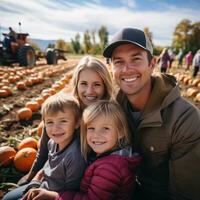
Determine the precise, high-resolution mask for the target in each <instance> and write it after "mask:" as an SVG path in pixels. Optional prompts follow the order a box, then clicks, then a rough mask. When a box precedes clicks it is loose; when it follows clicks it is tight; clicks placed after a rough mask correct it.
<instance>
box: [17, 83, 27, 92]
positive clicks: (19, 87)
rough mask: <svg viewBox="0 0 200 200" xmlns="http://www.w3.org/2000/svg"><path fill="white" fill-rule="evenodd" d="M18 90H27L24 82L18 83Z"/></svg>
mask: <svg viewBox="0 0 200 200" xmlns="http://www.w3.org/2000/svg"><path fill="white" fill-rule="evenodd" d="M17 89H19V90H25V89H26V85H25V83H24V82H23V81H21V82H18V83H17Z"/></svg>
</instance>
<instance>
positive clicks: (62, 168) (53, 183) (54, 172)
mask: <svg viewBox="0 0 200 200" xmlns="http://www.w3.org/2000/svg"><path fill="white" fill-rule="evenodd" d="M41 112H42V119H43V121H44V125H45V128H46V132H47V135H48V136H49V138H50V140H49V142H48V150H49V154H48V160H47V162H46V163H45V165H44V167H43V169H42V170H41V171H39V172H38V173H37V175H36V176H35V177H34V178H33V181H31V183H29V184H27V185H24V186H21V187H19V188H17V189H15V190H13V191H11V192H9V193H8V194H6V195H5V197H4V200H11V199H12V200H13V199H18V198H20V197H22V195H23V194H24V193H25V192H26V191H28V190H29V189H30V188H32V187H34V188H35V187H42V188H45V189H48V190H53V191H64V190H77V189H79V184H80V179H81V177H82V174H83V172H84V169H85V161H84V158H83V157H82V155H81V152H80V144H79V140H78V137H77V133H76V129H77V128H78V127H79V122H80V117H81V112H80V108H79V104H78V101H76V99H74V98H73V97H69V94H64V93H58V94H55V95H53V96H51V97H49V98H48V99H47V100H46V101H45V103H44V104H43V105H42V111H41ZM36 191H37V190H36V189H31V190H30V191H28V193H27V194H26V195H25V197H26V198H32V197H33V196H34V194H35V193H36Z"/></svg>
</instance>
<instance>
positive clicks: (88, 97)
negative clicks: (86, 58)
mask: <svg viewBox="0 0 200 200" xmlns="http://www.w3.org/2000/svg"><path fill="white" fill-rule="evenodd" d="M77 90H78V96H79V98H80V100H81V102H82V104H83V105H85V106H89V105H91V104H92V103H94V102H96V101H97V100H99V99H102V97H103V96H104V93H105V86H104V83H103V80H102V78H101V77H100V76H99V75H98V73H97V72H95V71H94V70H91V69H85V70H82V71H81V72H80V74H79V80H78V85H77Z"/></svg>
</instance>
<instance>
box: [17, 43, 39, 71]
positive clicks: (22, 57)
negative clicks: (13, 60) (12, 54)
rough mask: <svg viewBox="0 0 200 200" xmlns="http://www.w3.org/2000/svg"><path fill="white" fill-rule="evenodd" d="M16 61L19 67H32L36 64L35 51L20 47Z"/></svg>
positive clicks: (27, 47) (29, 47)
mask: <svg viewBox="0 0 200 200" xmlns="http://www.w3.org/2000/svg"><path fill="white" fill-rule="evenodd" d="M18 59H19V64H20V66H29V67H33V66H34V65H35V62H36V55H35V50H34V49H33V47H31V46H28V45H24V46H21V47H20V48H19V51H18Z"/></svg>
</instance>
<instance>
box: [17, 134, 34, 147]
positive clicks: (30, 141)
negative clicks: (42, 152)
mask: <svg viewBox="0 0 200 200" xmlns="http://www.w3.org/2000/svg"><path fill="white" fill-rule="evenodd" d="M26 147H30V148H34V149H37V140H36V139H35V138H32V137H27V138H25V139H23V140H22V141H21V142H20V143H19V145H18V146H17V149H18V150H21V149H24V148H26Z"/></svg>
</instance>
